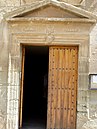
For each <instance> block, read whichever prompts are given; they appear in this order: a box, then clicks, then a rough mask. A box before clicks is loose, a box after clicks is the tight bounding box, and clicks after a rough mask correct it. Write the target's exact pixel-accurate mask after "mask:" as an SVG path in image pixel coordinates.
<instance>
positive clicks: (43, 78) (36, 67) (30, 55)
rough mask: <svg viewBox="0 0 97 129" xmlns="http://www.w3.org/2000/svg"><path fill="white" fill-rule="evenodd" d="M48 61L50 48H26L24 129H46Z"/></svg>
mask: <svg viewBox="0 0 97 129" xmlns="http://www.w3.org/2000/svg"><path fill="white" fill-rule="evenodd" d="M48 61H49V49H48V47H46V46H27V47H25V65H24V92H23V129H25V127H26V129H27V127H29V126H31V129H46V121H47V93H48V91H47V90H48Z"/></svg>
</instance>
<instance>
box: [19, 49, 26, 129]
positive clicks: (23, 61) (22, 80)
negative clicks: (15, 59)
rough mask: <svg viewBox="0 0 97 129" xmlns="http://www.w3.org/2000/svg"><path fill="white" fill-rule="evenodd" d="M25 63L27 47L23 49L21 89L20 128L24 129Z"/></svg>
mask: <svg viewBox="0 0 97 129" xmlns="http://www.w3.org/2000/svg"><path fill="white" fill-rule="evenodd" d="M24 63H25V47H23V48H22V68H21V69H22V71H21V72H22V75H21V88H20V118H19V119H20V123H19V126H20V128H21V127H22V110H23V85H24Z"/></svg>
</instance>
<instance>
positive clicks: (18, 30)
mask: <svg viewBox="0 0 97 129" xmlns="http://www.w3.org/2000/svg"><path fill="white" fill-rule="evenodd" d="M39 1H42V0H17V1H16V0H0V23H1V24H0V28H1V29H0V129H18V121H19V120H18V118H19V108H18V107H19V97H20V96H19V95H20V74H21V46H20V45H21V44H22V43H23V44H26V45H27V44H29V43H30V45H33V44H34V45H35V44H38V45H39V44H40V45H41V44H42V45H59V44H61V45H64V46H65V45H78V47H79V53H78V54H79V55H78V69H79V70H78V89H77V90H78V98H77V129H97V100H96V98H97V91H90V90H89V73H96V74H97V59H96V58H97V25H94V28H93V27H91V26H92V23H93V22H90V21H89V20H88V19H87V21H85V20H83V18H82V16H79V15H76V17H74V16H75V13H76V14H77V13H79V14H80V13H81V15H82V14H83V16H84V14H85V15H86V14H87V13H86V11H85V10H84V11H83V13H82V10H81V9H77V8H75V7H72V6H70V7H71V8H69V4H74V5H80V4H81V5H82V6H83V7H84V8H85V9H86V10H90V11H91V12H93V13H95V14H96V13H97V1H96V0H60V1H63V2H67V3H69V4H67V5H68V9H69V14H67V13H66V12H64V11H63V10H62V8H61V10H62V11H63V12H62V13H61V11H59V13H58V16H57V19H54V21H52V19H50V20H51V21H50V20H49V21H48V19H46V20H45V19H41V21H40V16H46V17H49V18H51V17H50V16H51V14H49V9H50V8H49V9H47V10H44V9H43V8H41V9H40V10H39V12H36V13H33V10H31V9H32V8H33V9H34V8H35V6H32V5H31V7H30V6H28V5H30V4H32V3H35V2H36V3H38V4H39ZM45 3H46V1H45ZM57 3H58V2H57ZM21 5H23V8H22V7H21V8H22V11H21V13H23V15H22V17H21V18H24V19H22V20H21V19H19V20H17V21H10V22H8V26H7V24H5V22H4V21H2V19H3V18H4V14H7V13H8V12H11V11H13V10H15V9H17V8H18V7H19V6H21ZM60 5H62V4H60ZM28 7H29V8H28ZM37 7H38V6H37ZM60 7H61V6H60ZM62 7H63V6H62ZM66 7H67V6H66ZM27 9H28V13H27V14H25V13H24V12H25V10H26V11H27ZM57 9H59V8H57ZM20 10H21V9H20ZM30 10H31V11H30ZM77 10H78V12H77ZM45 11H46V12H45ZM54 12H56V10H55V8H53V13H54ZM74 12H75V13H74ZM14 13H15V14H16V16H18V15H20V11H18V10H17V11H14ZM24 14H25V15H24ZM37 14H38V19H37V18H36V19H32V17H35V16H37ZM40 14H42V15H40ZM62 14H65V16H67V17H65V18H70V19H69V21H66V20H62V19H61V21H60V19H59V16H60V18H63V16H62ZM54 16H56V15H55V14H54V15H53V16H52V17H54ZM90 16H91V13H88V16H87V17H88V18H90ZM18 18H20V17H18ZM25 18H26V21H25ZM44 18H45V17H44ZM71 18H78V19H79V18H82V20H81V19H79V22H77V21H75V20H74V19H71ZM78 19H77V20H78ZM3 20H4V19H3ZM1 21H2V22H1ZM7 27H8V28H7ZM90 31H91V33H90ZM89 36H90V38H89Z"/></svg>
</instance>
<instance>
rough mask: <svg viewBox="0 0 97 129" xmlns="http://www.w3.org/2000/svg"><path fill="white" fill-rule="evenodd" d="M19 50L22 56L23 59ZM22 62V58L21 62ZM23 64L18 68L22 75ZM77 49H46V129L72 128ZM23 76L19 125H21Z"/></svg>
mask: <svg viewBox="0 0 97 129" xmlns="http://www.w3.org/2000/svg"><path fill="white" fill-rule="evenodd" d="M24 51H25V50H24V49H23V57H24ZM22 62H24V58H23V60H22ZM23 69H24V63H23V65H22V74H23ZM77 73H78V47H76V46H72V47H71V46H69V47H49V71H48V103H47V129H76V102H77V78H78V75H77ZM22 99H23V76H22V86H21V103H20V126H22Z"/></svg>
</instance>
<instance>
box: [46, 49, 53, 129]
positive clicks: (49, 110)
mask: <svg viewBox="0 0 97 129" xmlns="http://www.w3.org/2000/svg"><path fill="white" fill-rule="evenodd" d="M52 55H53V48H49V73H48V74H49V75H48V111H47V129H50V128H51V91H52V90H51V84H52V60H53V57H52Z"/></svg>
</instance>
